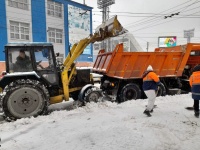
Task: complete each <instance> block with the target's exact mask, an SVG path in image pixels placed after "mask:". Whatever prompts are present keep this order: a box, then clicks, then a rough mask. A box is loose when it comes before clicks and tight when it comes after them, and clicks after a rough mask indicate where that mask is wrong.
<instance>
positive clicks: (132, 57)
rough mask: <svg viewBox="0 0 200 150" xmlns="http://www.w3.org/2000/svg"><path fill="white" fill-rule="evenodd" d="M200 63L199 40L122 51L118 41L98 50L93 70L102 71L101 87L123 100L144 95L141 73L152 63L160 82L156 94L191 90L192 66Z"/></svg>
mask: <svg viewBox="0 0 200 150" xmlns="http://www.w3.org/2000/svg"><path fill="white" fill-rule="evenodd" d="M197 64H200V44H198V43H189V44H186V45H181V46H176V47H171V48H156V49H155V51H154V52H124V51H123V44H118V45H117V46H116V47H115V49H114V50H113V51H112V52H105V50H100V51H99V54H98V56H97V59H96V61H95V63H94V66H93V72H95V73H98V74H102V75H103V77H102V79H101V89H102V90H103V91H104V93H105V95H107V96H108V97H109V98H111V99H113V100H117V101H119V102H123V101H126V100H130V99H139V98H142V97H144V93H143V90H142V74H143V72H144V71H145V70H146V68H147V66H148V65H152V67H153V69H154V71H155V72H156V73H157V74H158V75H159V77H160V81H161V82H162V84H161V86H160V88H159V91H158V95H159V96H160V95H162V96H164V95H165V94H172V93H173V94H178V93H180V92H182V93H186V92H189V91H190V87H189V84H188V78H189V76H190V73H191V68H192V67H194V66H195V65H197Z"/></svg>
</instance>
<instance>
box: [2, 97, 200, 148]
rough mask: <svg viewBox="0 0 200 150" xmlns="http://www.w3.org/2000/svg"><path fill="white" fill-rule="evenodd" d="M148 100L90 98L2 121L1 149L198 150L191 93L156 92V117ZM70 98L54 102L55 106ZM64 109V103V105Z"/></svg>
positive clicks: (199, 130)
mask: <svg viewBox="0 0 200 150" xmlns="http://www.w3.org/2000/svg"><path fill="white" fill-rule="evenodd" d="M146 104H147V100H136V101H135V100H132V101H128V102H125V103H122V104H117V103H111V102H107V101H106V102H102V103H89V104H87V105H86V106H85V107H82V108H78V109H75V110H71V111H66V110H60V111H54V112H52V113H51V114H50V115H48V116H39V117H37V118H26V119H20V120H17V121H15V122H10V123H8V122H6V123H3V124H0V137H1V140H2V141H1V148H0V149H1V150H38V149H41V150H54V149H59V150H66V149H68V150H100V149H101V150H111V149H114V150H198V149H199V147H200V136H199V135H200V118H195V117H194V113H193V111H188V110H186V109H184V107H187V106H192V105H193V101H192V99H191V95H190V94H186V95H177V96H165V97H158V98H157V99H156V104H157V105H158V107H157V108H155V109H154V112H153V114H152V117H146V115H144V114H143V111H144V109H145V105H146ZM63 106H66V103H62V105H61V104H59V105H55V107H56V108H58V107H63ZM62 109H63V108H62Z"/></svg>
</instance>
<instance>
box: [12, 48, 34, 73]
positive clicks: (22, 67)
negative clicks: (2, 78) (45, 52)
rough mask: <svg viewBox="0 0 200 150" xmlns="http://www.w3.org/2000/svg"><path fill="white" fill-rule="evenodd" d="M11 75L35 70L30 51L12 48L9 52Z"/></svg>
mask: <svg viewBox="0 0 200 150" xmlns="http://www.w3.org/2000/svg"><path fill="white" fill-rule="evenodd" d="M8 64H9V73H11V72H28V71H32V70H33V66H32V60H31V57H30V51H28V50H27V49H23V48H10V50H9V51H8Z"/></svg>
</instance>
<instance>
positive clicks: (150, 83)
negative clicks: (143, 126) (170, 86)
mask: <svg viewBox="0 0 200 150" xmlns="http://www.w3.org/2000/svg"><path fill="white" fill-rule="evenodd" d="M142 78H143V86H142V87H143V90H144V93H145V94H146V96H147V98H148V105H147V108H146V109H145V111H144V114H146V115H147V116H148V117H151V114H150V112H153V107H154V103H155V99H156V91H157V90H158V85H160V80H159V77H158V76H157V75H156V73H155V72H153V68H152V66H151V65H149V66H148V67H147V70H146V71H145V72H144V74H143V76H142Z"/></svg>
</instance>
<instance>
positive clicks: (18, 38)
mask: <svg viewBox="0 0 200 150" xmlns="http://www.w3.org/2000/svg"><path fill="white" fill-rule="evenodd" d="M0 20H1V24H0V66H1V68H2V67H4V64H5V63H4V61H5V56H4V52H3V51H4V46H5V45H6V44H7V43H11V42H51V43H53V45H54V50H55V52H59V53H60V58H61V59H64V58H65V57H66V55H67V54H68V53H69V51H70V47H71V46H72V45H73V44H74V43H76V42H78V41H79V40H80V39H82V38H85V37H87V36H89V34H90V33H92V7H88V6H86V5H83V4H79V3H76V2H73V1H71V0H1V1H0ZM77 61H87V62H92V61H93V51H92V46H91V45H89V46H88V47H87V48H86V49H85V50H84V52H83V54H82V55H81V56H80V57H79V58H78V60H77ZM0 70H1V69H0Z"/></svg>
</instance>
